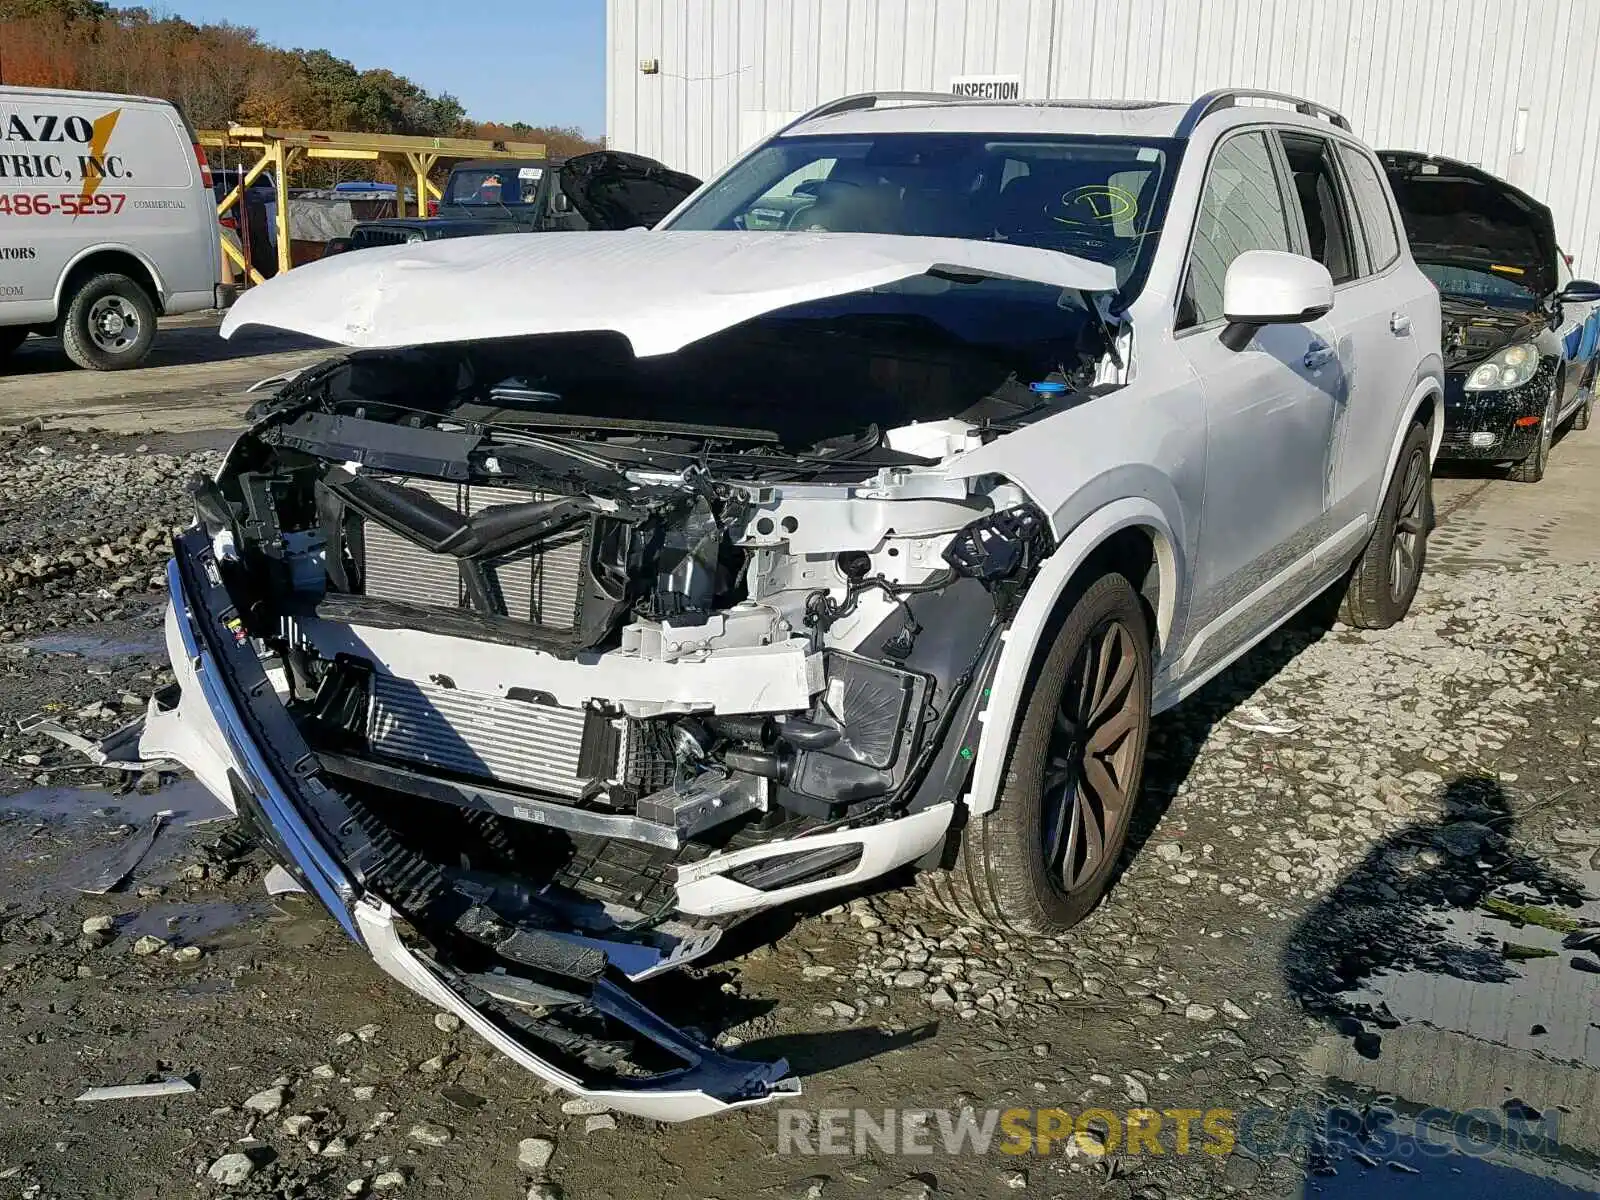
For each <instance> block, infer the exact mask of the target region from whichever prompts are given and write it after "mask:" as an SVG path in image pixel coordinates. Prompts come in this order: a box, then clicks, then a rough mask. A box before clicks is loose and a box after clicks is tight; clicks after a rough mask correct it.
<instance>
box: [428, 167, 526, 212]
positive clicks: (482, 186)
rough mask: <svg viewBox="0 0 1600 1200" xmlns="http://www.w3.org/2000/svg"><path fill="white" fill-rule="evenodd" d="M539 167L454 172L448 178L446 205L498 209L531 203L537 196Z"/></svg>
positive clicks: (489, 168)
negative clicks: (502, 206)
mask: <svg viewBox="0 0 1600 1200" xmlns="http://www.w3.org/2000/svg"><path fill="white" fill-rule="evenodd" d="M543 175H544V168H543V167H486V168H483V169H481V170H479V169H469V170H461V171H456V172H454V173H453V174H452V175H451V176H450V183H449V188H448V190H447V191H446V193H445V198H444V202H445V203H446V204H463V205H468V206H473V205H476V206H478V207H483V208H499V207H500V206H501V205H502V204H504V205H506V206H508V207H509V206H510V205H513V204H532V203H534V201H535V200H537V199H538V196H539V180H540V178H541V177H542V176H543Z"/></svg>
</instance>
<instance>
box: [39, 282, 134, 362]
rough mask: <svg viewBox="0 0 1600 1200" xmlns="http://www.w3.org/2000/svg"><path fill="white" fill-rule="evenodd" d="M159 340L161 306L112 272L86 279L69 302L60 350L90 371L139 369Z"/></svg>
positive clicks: (62, 328) (131, 283)
mask: <svg viewBox="0 0 1600 1200" xmlns="http://www.w3.org/2000/svg"><path fill="white" fill-rule="evenodd" d="M155 336H156V307H155V305H154V304H153V303H152V302H151V300H150V296H149V294H148V293H147V292H146V291H145V290H144V289H143V288H142V287H140V286H139V285H138V284H137V283H135V282H134V281H133V280H131V279H129V278H128V277H127V276H126V275H118V274H115V273H112V272H108V273H106V274H104V275H95V276H93V277H92V278H90V279H89V280H87V281H86V282H85V283H84V284H83V285H82V286H81V287H79V288H78V290H77V291H76V292H74V293H73V294H72V299H71V300H69V301H68V302H67V315H66V319H65V320H63V321H62V322H61V346H62V349H64V350H65V351H66V352H67V357H68V358H70V359H71V360H72V361H73V362H75V363H77V364H78V366H80V367H83V368H85V369H87V370H90V371H122V370H126V369H127V368H129V367H137V366H138V365H139V364H140V363H142V362H143V361H144V359H145V355H147V354H149V353H150V344H151V343H152V342H154V341H155Z"/></svg>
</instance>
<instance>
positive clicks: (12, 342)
mask: <svg viewBox="0 0 1600 1200" xmlns="http://www.w3.org/2000/svg"><path fill="white" fill-rule="evenodd" d="M27 338H28V330H27V327H26V326H23V325H0V362H4V361H5V360H6V359H8V358H10V357H11V352H12V351H13V350H15V349H16V348H17V347H18V346H20V345H22V343H23V342H25V341H26V340H27Z"/></svg>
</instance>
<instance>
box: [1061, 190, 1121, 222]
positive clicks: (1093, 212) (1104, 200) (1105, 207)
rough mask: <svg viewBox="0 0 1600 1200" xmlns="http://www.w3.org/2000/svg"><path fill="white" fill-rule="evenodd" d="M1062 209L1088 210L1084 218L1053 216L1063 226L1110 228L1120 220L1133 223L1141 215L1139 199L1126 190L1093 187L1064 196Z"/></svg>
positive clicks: (1073, 191)
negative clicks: (1088, 225)
mask: <svg viewBox="0 0 1600 1200" xmlns="http://www.w3.org/2000/svg"><path fill="white" fill-rule="evenodd" d="M1061 206H1062V208H1067V209H1075V210H1078V209H1081V210H1086V212H1087V216H1086V218H1085V219H1082V220H1080V219H1077V218H1074V217H1058V216H1056V215H1055V214H1054V213H1052V214H1051V215H1050V219H1051V220H1053V221H1059V222H1061V224H1063V225H1086V224H1090V223H1093V224H1096V225H1110V224H1113V223H1115V222H1117V221H1131V220H1133V218H1134V217H1136V216H1138V215H1139V198H1138V197H1137V196H1135V195H1134V194H1133V193H1132V192H1130V191H1128V190H1127V189H1126V188H1119V187H1099V186H1096V185H1094V184H1090V185H1088V186H1085V187H1080V188H1074V189H1073V190H1072V191H1070V192H1068V193H1066V194H1065V195H1064V196H1062V197H1061Z"/></svg>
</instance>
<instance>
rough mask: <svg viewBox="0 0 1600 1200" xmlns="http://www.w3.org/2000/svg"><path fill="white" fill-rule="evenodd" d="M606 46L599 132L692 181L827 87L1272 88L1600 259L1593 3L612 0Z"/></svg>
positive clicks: (1106, 94)
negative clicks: (1546, 213) (1436, 160)
mask: <svg viewBox="0 0 1600 1200" xmlns="http://www.w3.org/2000/svg"><path fill="white" fill-rule="evenodd" d="M606 42H607V51H606V53H607V63H606V98H607V113H606V130H607V141H608V143H609V144H610V145H612V146H614V147H616V148H618V149H622V150H635V151H638V152H639V153H641V154H648V155H650V156H652V157H654V158H659V159H661V160H662V161H664V162H666V163H667V164H669V165H670V166H673V167H677V168H680V169H682V170H686V171H692V172H694V173H695V174H697V175H701V176H705V175H709V174H711V173H712V172H713V171H715V170H716V169H718V168H719V167H721V166H724V165H725V164H726V163H727V162H728V161H729V160H730V159H731V158H733V157H734V155H735V154H737V153H738V152H739V151H740V150H742V149H743V148H744V147H745V146H747V145H748V144H749V143H751V142H752V141H754V140H756V139H757V138H759V137H761V136H762V135H764V134H766V133H768V132H770V131H771V130H772V129H774V128H776V126H777V125H779V124H781V123H782V121H784V120H785V119H787V118H788V117H790V116H793V115H797V114H798V113H800V112H803V111H805V110H806V109H808V108H811V107H812V106H813V105H815V104H818V103H821V102H822V101H824V100H829V99H832V98H834V97H836V96H841V95H845V94H847V93H850V92H863V91H872V90H874V89H884V90H890V89H897V90H910V91H921V90H932V91H941V92H943V91H948V90H949V88H950V81H951V78H952V77H953V76H956V75H1016V76H1020V77H1021V81H1022V95H1023V96H1024V97H1034V98H1043V97H1084V98H1090V99H1128V98H1153V99H1169V100H1187V99H1191V98H1193V97H1194V96H1196V95H1198V94H1199V93H1201V92H1204V91H1207V90H1208V89H1211V88H1216V87H1226V86H1235V87H1261V88H1271V89H1273V90H1277V91H1286V92H1292V93H1295V94H1297V95H1303V96H1307V97H1310V98H1311V99H1315V100H1318V101H1321V102H1322V103H1324V104H1328V105H1331V106H1332V107H1334V108H1336V109H1338V110H1339V111H1341V112H1343V113H1344V114H1345V115H1346V116H1348V117H1349V118H1350V120H1351V123H1352V124H1353V125H1354V126H1355V129H1356V132H1357V133H1358V134H1360V135H1361V136H1362V137H1363V138H1365V139H1366V140H1367V141H1368V142H1369V143H1370V144H1372V145H1374V146H1376V147H1379V148H1381V149H1390V148H1393V149H1404V150H1424V151H1428V152H1430V153H1434V154H1446V155H1449V156H1451V157H1453V158H1459V159H1463V160H1465V161H1467V162H1472V163H1477V164H1479V165H1480V166H1482V167H1484V168H1485V169H1486V170H1489V171H1491V172H1493V173H1495V174H1497V175H1501V176H1503V177H1505V178H1507V179H1510V180H1511V181H1512V182H1514V183H1516V184H1517V185H1518V186H1519V187H1522V188H1524V189H1525V190H1526V191H1528V192H1529V193H1530V194H1532V195H1534V196H1536V197H1538V198H1539V199H1542V200H1543V201H1545V203H1547V204H1549V205H1550V207H1551V208H1552V209H1554V211H1555V215H1556V228H1557V230H1558V232H1559V233H1560V236H1561V238H1562V241H1563V244H1564V245H1565V246H1566V248H1567V249H1568V250H1569V251H1570V252H1572V253H1573V254H1575V255H1576V256H1577V260H1578V262H1577V269H1578V273H1579V274H1588V275H1591V276H1592V275H1595V274H1600V201H1597V199H1596V193H1597V191H1600V178H1597V172H1596V161H1595V160H1596V157H1597V153H1600V81H1597V79H1596V74H1597V64H1600V0H607V36H606ZM642 59H655V60H657V61H658V63H659V71H658V73H656V74H650V75H647V74H643V73H642V72H641V71H640V60H642Z"/></svg>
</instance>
